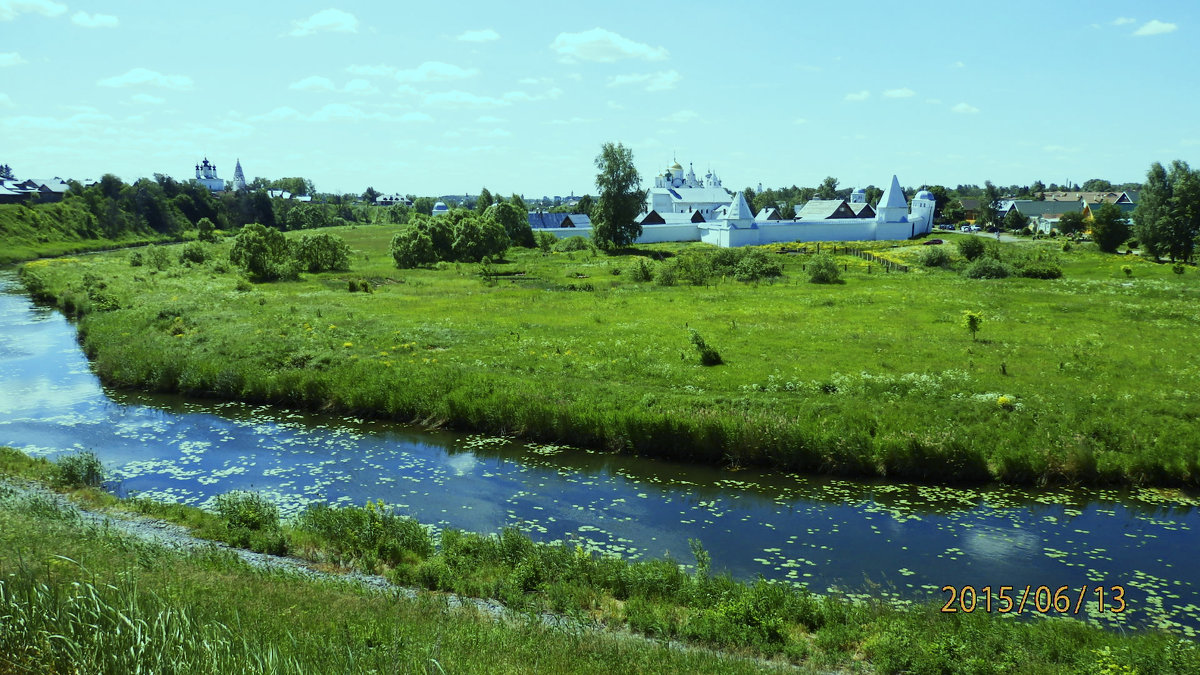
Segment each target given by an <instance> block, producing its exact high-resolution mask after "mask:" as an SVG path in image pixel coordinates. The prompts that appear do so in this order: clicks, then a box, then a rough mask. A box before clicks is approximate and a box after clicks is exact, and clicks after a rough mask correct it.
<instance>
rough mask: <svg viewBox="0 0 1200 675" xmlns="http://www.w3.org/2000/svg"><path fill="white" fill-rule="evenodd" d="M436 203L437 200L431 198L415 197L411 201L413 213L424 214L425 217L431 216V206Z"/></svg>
mask: <svg viewBox="0 0 1200 675" xmlns="http://www.w3.org/2000/svg"><path fill="white" fill-rule="evenodd" d="M436 203H437V200H436V199H434V198H433V197H417V198H416V199H414V200H413V205H412V210H413V213H424V214H425V215H427V216H428V215H431V214H432V213H433V205H434V204H436Z"/></svg>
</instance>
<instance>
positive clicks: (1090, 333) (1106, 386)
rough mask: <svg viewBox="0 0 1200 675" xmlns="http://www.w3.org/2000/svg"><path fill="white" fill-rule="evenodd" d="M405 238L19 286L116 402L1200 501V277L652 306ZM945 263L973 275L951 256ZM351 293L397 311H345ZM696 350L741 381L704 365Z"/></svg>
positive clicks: (103, 264) (862, 285)
mask: <svg viewBox="0 0 1200 675" xmlns="http://www.w3.org/2000/svg"><path fill="white" fill-rule="evenodd" d="M392 229H393V228H390V227H375V228H358V229H349V230H345V229H344V230H341V231H340V234H341V235H342V236H344V238H345V239H346V241H347V242H348V243H349V245H350V246H351V248H352V249H353V250H354V254H353V255H352V256H351V259H352V261H353V269H352V270H350V271H349V272H346V273H335V272H327V273H322V274H318V275H310V276H307V277H306V278H305V279H303V280H301V281H296V282H280V283H273V284H256V285H254V284H247V283H246V282H244V281H243V280H240V279H238V278H237V277H236V276H235V275H234V274H232V273H230V272H229V270H228V269H226V270H224V271H222V270H221V269H220V268H219V267H218V266H217V261H218V260H219V259H220V258H221V256H222V250H223V249H221V248H219V247H218V248H217V249H216V251H215V252H214V256H213V260H210V261H209V262H206V263H203V264H197V265H193V266H192V267H190V268H182V267H178V266H176V267H172V268H170V269H167V270H165V271H157V270H148V269H146V268H145V267H130V266H129V265H128V264H127V261H126V260H125V259H124V255H123V254H111V255H107V256H104V257H99V258H96V259H89V260H86V261H77V262H74V263H71V264H69V265H68V264H65V263H58V262H53V261H39V262H36V263H31V264H29V265H27V266H25V268H24V269H23V279H24V280H25V282H26V284H27V285H28V287H29V288H30V290H31V292H34V293H36V294H37V295H38V296H39V297H44V298H48V299H50V300H51V301H54V302H56V303H58V304H59V306H61V307H63V308H64V310H68V311H72V312H74V313H78V314H83V316H84V318H83V320H82V321H81V322H80V324H79V330H80V333H81V340H82V343H83V345H84V348H85V349H86V350H87V352H88V354H89V355H90V356H91V357H92V358H93V359H94V362H95V367H96V371H97V372H98V373H99V374H100V376H101V377H102V378H103V379H104V380H105V381H106V382H107V383H110V384H113V385H117V386H130V387H142V388H149V389H156V390H162V391H171V392H180V393H185V394H192V395H202V396H215V397H221V398H232V399H238V400H245V401H254V402H270V403H282V404H286V405H292V406H298V407H306V408H311V409H316V410H334V411H349V412H353V413H356V414H368V415H374V416H379V417H385V418H390V419H395V420H400V421H405V422H421V423H426V424H435V425H446V426H452V427H458V428H465V429H473V430H480V431H485V432H492V433H516V434H520V435H523V436H525V437H528V438H531V439H537V440H542V441H546V442H553V443H567V444H572V445H580V446H586V447H593V448H603V449H611V450H619V451H625V452H635V453H639V454H644V455H648V456H662V457H670V458H675V459H682V460H685V461H697V462H707V463H731V464H738V465H748V464H763V465H770V466H775V467H779V468H783V469H789V470H801V471H819V472H826V473H836V474H843V475H866V476H885V477H893V478H905V479H919V480H941V481H955V480H1001V481H1007V482H1015V483H1050V482H1084V483H1094V484H1106V483H1150V484H1176V485H1200V441H1198V440H1197V439H1200V397H1197V396H1193V395H1192V394H1191V393H1190V392H1191V391H1192V390H1194V389H1195V386H1194V385H1195V383H1194V381H1193V380H1194V375H1193V373H1195V372H1198V371H1200V354H1197V353H1196V352H1195V351H1194V350H1188V349H1184V348H1181V347H1180V345H1183V344H1187V340H1188V339H1190V338H1189V336H1190V331H1191V330H1192V327H1193V326H1194V322H1195V321H1196V320H1197V317H1196V315H1195V311H1194V309H1193V307H1195V306H1196V302H1195V301H1196V300H1200V282H1197V281H1195V280H1196V276H1195V275H1191V276H1189V275H1182V276H1181V275H1175V274H1173V273H1171V271H1170V269H1169V268H1167V267H1164V266H1156V265H1153V264H1152V263H1149V262H1146V261H1136V260H1134V261H1132V263H1133V264H1135V265H1136V266H1137V267H1138V272H1137V274H1136V282H1131V281H1127V280H1126V279H1124V275H1123V274H1122V273H1121V272H1120V271H1119V269H1116V268H1113V267H1112V263H1111V256H1107V255H1104V254H1098V253H1096V252H1095V251H1094V250H1091V249H1089V248H1087V247H1085V246H1080V247H1076V249H1073V250H1072V251H1070V252H1068V253H1056V255H1058V256H1059V258H1060V261H1059V262H1061V265H1062V269H1063V271H1064V275H1065V276H1064V278H1062V279H1025V278H1010V279H995V280H987V281H984V280H973V279H967V278H964V277H963V276H962V275H960V274H958V273H957V272H955V271H954V270H953V269H942V268H925V267H922V266H919V265H918V264H917V261H918V260H919V259H920V257H921V256H922V255H925V251H927V250H930V249H931V248H932V247H927V246H922V245H919V244H915V245H905V246H898V247H897V248H889V246H890V244H886V243H877V244H876V245H874V247H873V248H872V250H873V251H875V252H877V254H878V255H880V256H882V257H886V258H888V259H889V260H895V261H897V262H902V263H904V264H906V265H911V266H912V267H913V268H914V269H913V270H912V271H911V272H910V273H907V274H900V273H895V272H891V273H888V272H881V271H880V269H879V266H878V265H875V266H874V268H873V269H872V268H870V267H869V263H868V262H867V261H864V260H861V259H859V258H855V257H851V256H847V255H838V254H835V255H834V258H833V260H834V262H835V264H836V266H837V267H838V269H839V271H840V274H841V277H842V279H843V280H844V281H845V282H846V283H844V284H838V285H826V284H809V283H807V274H806V273H805V272H804V270H803V266H804V265H806V264H808V261H809V260H810V259H811V257H812V256H811V255H783V256H781V255H778V254H776V253H775V252H774V251H773V250H771V249H765V250H764V251H761V252H758V253H756V254H755V255H754V256H750V255H749V254H746V256H744V258H745V259H751V257H753V258H754V259H761V258H762V257H763V256H766V257H767V258H768V262H771V263H773V264H775V263H777V264H778V265H779V266H780V267H781V269H782V273H783V277H782V279H781V280H779V281H776V282H775V283H771V284H751V283H745V282H739V281H737V280H736V277H737V275H736V273H730V274H725V273H723V272H722V273H721V274H717V273H715V272H713V270H717V269H725V267H722V265H723V264H724V263H723V262H722V261H723V260H724V258H726V257H730V256H729V255H728V254H718V253H714V252H713V250H712V249H711V248H708V247H704V246H699V245H687V246H682V245H656V246H654V247H647V249H645V250H641V251H638V253H639V254H645V257H660V258H665V259H666V260H667V262H668V263H672V264H674V261H676V260H683V261H685V262H686V263H687V264H686V265H684V268H686V269H687V270H692V268H697V269H698V268H700V267H704V266H705V265H707V267H705V269H707V270H708V271H709V273H707V274H703V275H700V276H703V277H704V280H703V283H701V284H700V285H689V284H686V283H685V284H683V285H671V286H665V285H654V284H647V283H644V282H638V281H634V280H633V278H632V277H633V276H634V275H632V274H622V275H614V274H612V271H613V270H614V269H622V268H624V267H626V265H624V264H622V261H621V260H620V259H619V257H617V256H608V255H605V254H603V253H600V252H597V251H593V250H591V249H587V248H581V249H579V250H574V251H566V252H559V253H551V254H544V253H543V252H540V251H526V250H521V249H512V250H511V251H510V252H509V254H508V256H509V257H508V259H507V260H505V261H503V262H499V263H496V264H495V265H494V266H495V267H496V273H495V274H494V275H492V277H491V278H493V279H502V280H503V281H501V282H500V283H498V284H496V285H495V286H485V285H481V284H479V282H478V279H477V277H476V270H475V269H474V268H470V269H468V268H467V267H463V266H458V267H456V266H453V265H449V264H447V265H442V266H440V267H439V268H438V269H420V270H404V271H400V270H397V269H395V268H394V267H392V266H391V265H390V264H389V260H390V259H389V257H388V256H387V255H386V247H387V245H388V241H389V236H390V233H391V232H392ZM1046 245H1047V246H1049V245H1051V244H1046ZM1010 246H1028V247H1033V248H1037V247H1043V243H1042V242H1028V243H1026V244H1020V245H1010ZM1043 248H1044V247H1043ZM822 250H823V251H824V252H825V253H828V252H829V250H830V247H828V246H827V247H825V248H824V249H822ZM940 250H944V251H946V252H947V253H946V255H948V256H949V257H950V259H951V261H952V264H951V268H961V267H964V266H965V265H966V260H965V259H964V258H962V257H961V255H959V254H958V253H957V252H956V250H955V247H954V246H953V245H952V244H943V245H941V249H940ZM825 253H823V255H824V254H825ZM1018 254H1019V255H1018ZM1012 255H1013V256H1016V257H1022V259H1031V260H1033V259H1038V256H1039V255H1041V254H1040V253H1038V252H1037V251H1034V252H1032V253H1030V252H1024V251H1018V252H1017V253H1013V254H1012ZM726 262H728V261H726ZM718 263H720V264H718ZM737 264H740V261H739V262H738V263H737ZM684 268H681V269H684ZM730 269H733V270H736V264H735V265H734V267H732V268H730ZM688 273H689V274H691V272H688ZM89 275H90V276H89ZM347 278H349V279H351V280H355V279H366V280H368V281H369V282H370V283H371V285H372V286H373V287H374V288H375V289H376V292H375V293H372V294H359V293H354V294H349V293H346V291H345V288H346V285H347ZM658 278H661V277H658ZM681 278H683V277H681ZM697 278H699V277H697ZM689 279H690V280H692V281H695V279H691V277H688V278H683V280H684V281H688V280H689ZM89 280H91V283H90V285H89ZM100 283H103V284H104V285H105V286H104V288H103V289H101V288H100V287H99V284H100ZM239 283H240V284H242V285H244V287H245V288H247V289H249V290H248V291H247V292H239V291H238V290H237V289H238V288H239ZM589 287H590V288H591V289H592V290H586V289H587V288H589ZM581 288H583V289H585V290H580V289H581ZM572 289H573V290H572ZM965 310H970V311H973V312H978V313H980V315H981V316H982V317H983V319H984V325H985V326H986V329H985V331H984V332H982V333H980V336H979V337H980V339H979V340H978V341H973V340H972V339H971V336H970V334H969V333H967V332H966V331H963V330H962V329H961V327H960V326H959V325H958V321H959V317H961V316H962V313H963V311H965ZM1131 322H1133V323H1136V325H1137V326H1138V331H1136V332H1134V331H1129V330H1126V328H1127V327H1128V326H1129V325H1131ZM690 331H696V332H697V333H698V334H701V335H703V336H704V339H705V341H706V345H717V346H719V348H720V357H721V360H722V362H723V363H724V365H723V366H721V367H719V368H705V367H703V366H701V365H700V363H699V362H698V360H697V359H696V358H694V357H691V356H689V352H691V350H692V349H693V348H694V347H693V346H692V345H690V344H689V338H688V336H689V335H690V334H691V333H690ZM691 353H693V354H694V352H691ZM783 383H787V386H783ZM1001 397H1003V398H1004V399H1005V400H1007V401H1009V402H1010V404H1009V405H1006V406H999V405H997V403H996V402H997V401H998V400H1000V399H1001ZM1114 421H1119V424H1118V425H1116V426H1114Z"/></svg>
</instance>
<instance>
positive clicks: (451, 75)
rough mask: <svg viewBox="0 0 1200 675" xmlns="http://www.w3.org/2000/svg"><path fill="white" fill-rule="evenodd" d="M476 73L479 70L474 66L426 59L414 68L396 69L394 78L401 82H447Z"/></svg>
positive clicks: (472, 75)
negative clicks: (469, 66) (463, 66)
mask: <svg viewBox="0 0 1200 675" xmlns="http://www.w3.org/2000/svg"><path fill="white" fill-rule="evenodd" d="M478 74H479V71H478V70H475V69H474V68H462V67H459V66H456V65H454V64H452V63H442V62H441V61H426V62H425V63H422V64H421V65H419V66H417V67H416V68H412V69H410V70H399V71H396V79H397V80H400V81H401V82H448V81H450V80H462V79H466V78H468V77H474V76H475V75H478Z"/></svg>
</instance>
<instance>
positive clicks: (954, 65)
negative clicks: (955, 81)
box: [950, 61, 967, 68]
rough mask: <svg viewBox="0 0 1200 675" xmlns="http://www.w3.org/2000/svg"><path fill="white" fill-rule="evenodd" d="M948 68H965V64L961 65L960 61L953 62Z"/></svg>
mask: <svg viewBox="0 0 1200 675" xmlns="http://www.w3.org/2000/svg"><path fill="white" fill-rule="evenodd" d="M950 66H951V67H952V68H966V67H967V64H965V63H963V62H962V61H955V62H954V63H951V64H950Z"/></svg>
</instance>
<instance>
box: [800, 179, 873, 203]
mask: <svg viewBox="0 0 1200 675" xmlns="http://www.w3.org/2000/svg"><path fill="white" fill-rule="evenodd" d="M837 186H838V179H836V178H834V177H833V176H826V177H825V180H823V181H821V186H820V187H818V188H817V191H816V193H815V194H816V198H817V199H837V196H838V195H837ZM879 194H881V195H882V194H883V193H882V192H881V193H879Z"/></svg>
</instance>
